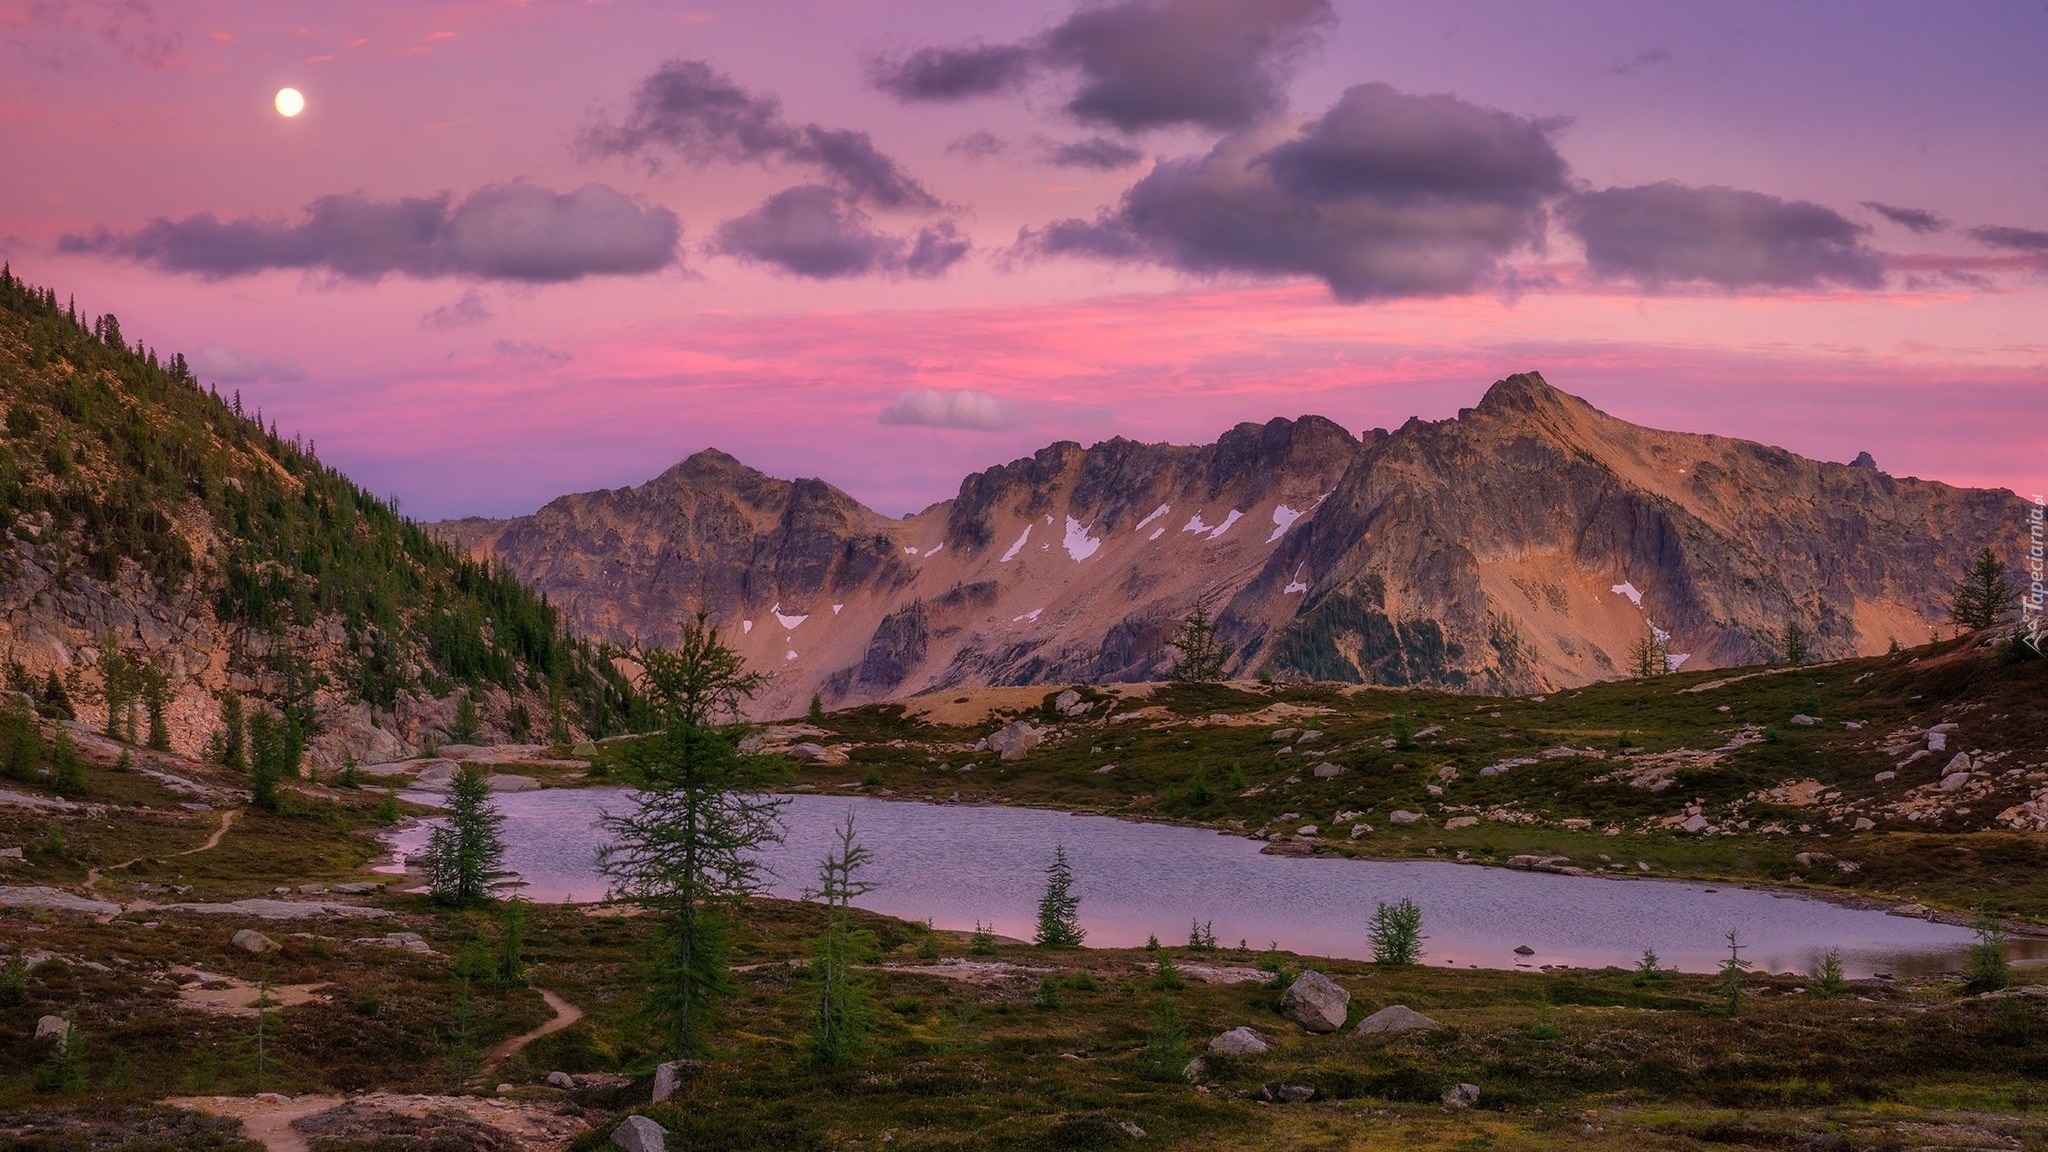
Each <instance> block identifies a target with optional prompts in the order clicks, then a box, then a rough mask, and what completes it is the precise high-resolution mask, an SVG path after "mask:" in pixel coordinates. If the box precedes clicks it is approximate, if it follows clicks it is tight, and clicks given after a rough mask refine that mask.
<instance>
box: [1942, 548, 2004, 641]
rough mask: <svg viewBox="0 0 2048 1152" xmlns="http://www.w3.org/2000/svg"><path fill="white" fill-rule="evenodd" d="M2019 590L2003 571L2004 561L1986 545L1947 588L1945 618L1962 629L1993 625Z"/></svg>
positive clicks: (2002, 616)
mask: <svg viewBox="0 0 2048 1152" xmlns="http://www.w3.org/2000/svg"><path fill="white" fill-rule="evenodd" d="M2018 597H2019V592H2018V591H2017V590H2016V589H2015V588H2014V587H2013V584H2012V580H2011V579H2010V578H2008V577H2007V576H2006V574H2005V561H2003V560H2000V559H1999V558H1998V553H1996V552H1993V551H1992V550H1991V549H1989V548H1986V549H1984V550H1983V551H1982V552H1979V553H1977V559H1976V560H1975V561H1974V562H1972V563H1971V565H1970V570H1969V571H1968V572H1965V573H1964V574H1963V578H1962V579H1961V580H1958V581H1956V584H1955V587H1954V588H1952V589H1950V591H1949V617H1950V619H1952V620H1954V621H1955V623H1956V627H1958V628H1961V629H1962V630H1964V631H1966V632H1975V631H1977V630H1978V629H1980V628H1991V627H1995V626H1997V624H1998V623H1999V621H2001V620H2004V619H2005V617H2006V613H2008V612H2009V611H2011V609H2012V605H2013V601H2014V600H2016V599H2018Z"/></svg>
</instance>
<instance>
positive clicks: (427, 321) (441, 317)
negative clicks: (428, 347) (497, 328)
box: [420, 288, 491, 332]
mask: <svg viewBox="0 0 2048 1152" xmlns="http://www.w3.org/2000/svg"><path fill="white" fill-rule="evenodd" d="M490 318H491V310H490V308H489V307H487V306H486V305H485V303H484V294H483V293H481V292H479V291H477V290H476V289H474V288H466V289H464V290H463V293H462V295H460V296H458V297H456V298H455V299H454V300H453V301H450V302H449V303H447V304H443V305H441V306H440V307H438V308H432V309H429V310H428V311H427V312H426V313H425V314H423V315H422V316H421V317H420V326H421V327H422V328H439V329H441V330H442V331H444V332H445V331H447V330H449V329H451V328H472V327H475V326H476V325H478V324H482V323H484V322H485V321H487V320H489V319H490Z"/></svg>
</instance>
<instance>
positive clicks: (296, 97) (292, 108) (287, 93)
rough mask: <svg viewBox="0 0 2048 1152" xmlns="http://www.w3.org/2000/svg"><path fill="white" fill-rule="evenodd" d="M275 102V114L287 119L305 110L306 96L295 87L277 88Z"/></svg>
mask: <svg viewBox="0 0 2048 1152" xmlns="http://www.w3.org/2000/svg"><path fill="white" fill-rule="evenodd" d="M275 103H276V105H277V114H278V115H279V116H282V117H284V118H285V119H287V120H289V119H291V118H292V117H294V116H297V115H298V114H299V113H301V112H304V111H305V110H306V98H305V96H304V95H302V94H301V93H300V92H299V90H298V89H297V88H279V89H278V90H277V99H276V101H275Z"/></svg>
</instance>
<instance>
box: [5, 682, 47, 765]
mask: <svg viewBox="0 0 2048 1152" xmlns="http://www.w3.org/2000/svg"><path fill="white" fill-rule="evenodd" d="M48 754H49V752H48V749H47V748H45V747H44V745H43V734H42V731H41V730H40V729H38V728H37V727H36V717H35V713H33V712H30V711H29V709H28V702H27V701H25V700H23V699H21V698H20V697H18V696H17V697H13V698H11V699H10V700H9V701H8V702H7V706H6V707H5V708H4V709H0V757H5V758H6V759H5V761H4V765H0V768H4V771H5V773H6V775H7V777H8V779H10V780H33V779H35V778H36V776H37V774H38V773H40V772H41V771H42V770H43V761H44V760H45V759H46V758H47V756H48Z"/></svg>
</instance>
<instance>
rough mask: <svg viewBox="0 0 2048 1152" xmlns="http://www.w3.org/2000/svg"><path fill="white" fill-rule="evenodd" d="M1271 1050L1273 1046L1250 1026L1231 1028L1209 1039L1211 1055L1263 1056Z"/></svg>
mask: <svg viewBox="0 0 2048 1152" xmlns="http://www.w3.org/2000/svg"><path fill="white" fill-rule="evenodd" d="M1272 1050H1273V1046H1272V1045H1271V1044H1268V1043H1266V1040H1265V1038H1264V1037H1262V1036H1260V1035H1259V1034H1258V1033H1257V1032H1254V1031H1252V1030H1251V1029H1250V1028H1232V1029H1231V1030H1230V1031H1228V1032H1225V1033H1224V1034H1222V1035H1221V1036H1218V1037H1216V1038H1215V1039H1214V1040H1211V1041H1209V1054H1210V1055H1212V1056H1263V1055H1265V1054H1266V1053H1268V1052H1271V1051H1272Z"/></svg>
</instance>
